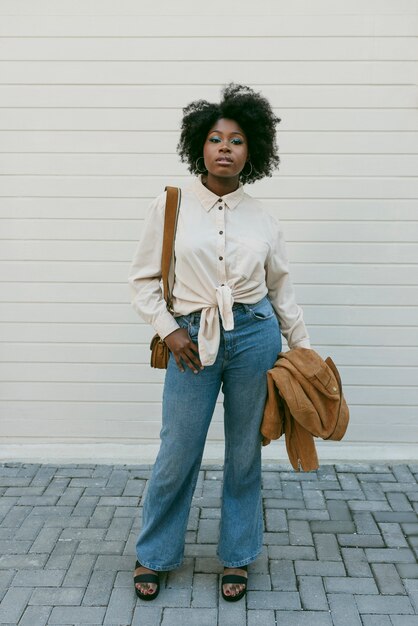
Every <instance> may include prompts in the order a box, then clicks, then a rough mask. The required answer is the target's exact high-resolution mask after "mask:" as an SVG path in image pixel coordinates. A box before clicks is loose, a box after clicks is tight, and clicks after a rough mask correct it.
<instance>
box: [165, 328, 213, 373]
mask: <svg viewBox="0 0 418 626" xmlns="http://www.w3.org/2000/svg"><path fill="white" fill-rule="evenodd" d="M164 341H165V343H166V344H167V346H168V349H169V350H170V352H171V353H172V355H173V357H174V359H175V361H176V363H177V367H178V368H179V370H180V371H181V372H184V367H183V364H182V362H181V359H183V361H184V362H185V363H186V365H187V366H188V367H190V369H192V370H193V372H194V373H195V374H197V373H198V370H197V369H196V367H197V368H199V369H201V370H203V369H204V368H203V365H202V363H201V362H200V358H199V348H198V346H197V344H196V343H194V341H192V340H191V339H190V336H189V333H188V332H187V329H186V328H178V329H177V330H175V331H173V332H172V333H170V334H169V335H167V336H166V337H165V338H164Z"/></svg>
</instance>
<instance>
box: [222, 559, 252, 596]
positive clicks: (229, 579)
mask: <svg viewBox="0 0 418 626" xmlns="http://www.w3.org/2000/svg"><path fill="white" fill-rule="evenodd" d="M228 569H229V568H228ZM231 569H232V568H231ZM234 569H235V568H234ZM236 569H244V570H245V571H247V566H246V565H240V566H239V567H237V568H236ZM228 583H235V584H236V585H245V587H244V589H243V590H242V591H240V592H239V593H236V594H235V595H234V596H227V595H225V593H224V587H223V586H224V585H227V584H228ZM247 583H248V578H246V577H245V576H238V575H237V574H225V575H224V576H222V580H221V593H222V597H223V599H224V600H226V601H227V602H236V601H237V600H241V598H242V597H244V596H245V594H246V591H247Z"/></svg>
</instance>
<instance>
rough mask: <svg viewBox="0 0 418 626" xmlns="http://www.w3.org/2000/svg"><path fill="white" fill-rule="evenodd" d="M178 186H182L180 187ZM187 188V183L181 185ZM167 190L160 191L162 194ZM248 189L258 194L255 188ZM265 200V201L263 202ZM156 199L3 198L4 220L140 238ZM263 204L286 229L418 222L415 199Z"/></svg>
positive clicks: (0, 211)
mask: <svg viewBox="0 0 418 626" xmlns="http://www.w3.org/2000/svg"><path fill="white" fill-rule="evenodd" d="M176 184H178V182H177V183H176ZM181 184H182V185H184V182H183V181H182V182H181ZM163 189H164V187H162V188H161V189H160V191H162V190H163ZM245 189H246V191H247V193H249V194H250V195H255V197H257V193H256V194H254V192H253V189H252V188H251V185H246V186H245ZM260 199H261V198H260ZM151 201H152V198H120V199H118V202H115V200H114V199H113V198H82V199H80V198H62V197H61V198H56V197H54V198H45V197H26V198H21V197H4V196H3V197H1V196H0V217H1V218H2V219H6V218H13V219H22V218H35V219H47V218H48V219H57V220H61V219H79V220H81V219H86V220H91V219H101V220H102V219H113V220H114V219H118V221H123V220H125V219H128V220H129V219H131V220H137V224H138V229H137V231H136V235H139V233H140V228H141V226H142V224H141V222H140V220H142V219H144V218H145V215H146V213H147V210H148V207H149V205H150V203H151ZM262 201H263V203H264V205H265V206H266V208H267V209H268V210H269V211H270V212H271V213H272V215H275V216H276V217H277V218H278V219H280V220H281V222H282V225H283V227H284V228H285V227H286V221H288V220H300V221H302V222H303V221H304V220H305V219H307V218H308V217H309V218H310V219H316V220H333V221H336V222H340V221H347V220H351V221H355V222H363V221H368V220H373V221H374V222H375V223H376V222H380V221H386V220H390V221H395V222H396V223H398V222H400V221H415V220H416V219H417V203H416V200H414V199H405V198H403V199H399V198H394V199H388V198H381V199H379V200H375V199H371V198H369V199H367V200H364V199H362V198H350V199H347V198H321V199H318V198H303V199H299V198H285V199H283V198H269V197H264V198H262Z"/></svg>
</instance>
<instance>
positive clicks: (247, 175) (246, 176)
mask: <svg viewBox="0 0 418 626" xmlns="http://www.w3.org/2000/svg"><path fill="white" fill-rule="evenodd" d="M247 163H249V164H250V166H251V169H250V171H249V172H248V174H245V173H244V168H245V165H247ZM245 165H244V168H243V169H242V171H241V174H242V175H243V177H244V178H248V177H249V176H250V174H251V172H252V171H253V164H252V163H251V161H247V162H246V163H245Z"/></svg>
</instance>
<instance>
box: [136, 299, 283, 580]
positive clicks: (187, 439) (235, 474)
mask: <svg viewBox="0 0 418 626" xmlns="http://www.w3.org/2000/svg"><path fill="white" fill-rule="evenodd" d="M233 314H234V326H235V327H234V329H233V330H230V331H225V330H224V329H223V327H222V323H221V341H220V346H219V352H218V355H217V358H216V361H215V363H214V364H213V365H210V366H206V367H205V368H204V369H203V370H200V371H199V373H198V374H194V373H193V371H192V370H191V369H190V368H189V367H187V366H185V371H184V372H183V373H182V372H180V371H179V369H178V367H177V364H176V362H175V360H174V358H173V356H172V355H170V359H169V363H168V367H167V372H166V378H165V383H164V392H163V416H162V429H161V432H160V437H161V445H160V449H159V452H158V455H157V458H156V461H155V464H154V466H153V470H152V473H151V476H150V480H149V483H148V490H147V493H146V496H145V500H144V503H143V515H142V528H141V531H140V534H139V537H138V540H137V544H136V551H137V557H138V560H139V561H140V563H141V564H142V565H144V566H145V567H147V568H149V569H152V570H155V571H168V570H172V569H175V568H176V567H179V565H181V563H182V561H183V556H184V544H185V535H186V529H187V524H188V518H189V513H190V507H191V502H192V497H193V493H194V490H195V487H196V482H197V478H198V474H199V469H200V466H201V462H202V456H203V449H204V445H205V441H206V435H207V432H208V428H209V425H210V422H211V419H212V415H213V412H214V409H215V404H216V400H217V398H218V394H219V390H220V388H221V385H222V391H223V394H224V402H223V406H224V433H225V458H224V470H223V488H222V489H223V490H222V504H221V521H220V528H219V540H218V547H217V552H216V554H217V556H218V558H219V560H220V561H221V563H222V564H223V565H224V567H239V566H241V565H247V564H248V563H251V562H252V561H253V560H255V558H256V557H257V556H258V555H259V554H260V552H261V549H262V542H263V514H262V501H261V448H262V443H261V442H262V435H261V433H260V424H261V420H262V418H263V412H264V404H265V400H266V394H267V378H266V372H267V370H268V369H270V368H271V367H273V365H274V363H275V361H276V359H277V355H278V353H279V352H280V351H281V348H282V342H281V334H280V325H279V322H278V320H277V317H276V315H275V313H274V310H273V307H272V305H271V302H270V300H269V299H268V297H267V296H265V297H264V298H263V299H262V300H260V301H259V302H258V303H256V304H234V306H233ZM176 319H177V322H178V323H179V325H180V326H181V327H182V328H187V329H188V332H189V335H190V337H191V339H192V340H193V341H194V342H196V343H197V334H198V330H199V322H200V311H197V312H195V313H190V314H189V315H184V316H181V317H177V318H176Z"/></svg>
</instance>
